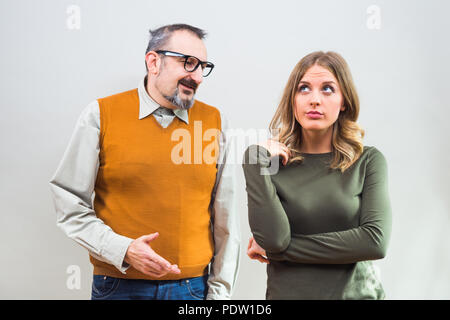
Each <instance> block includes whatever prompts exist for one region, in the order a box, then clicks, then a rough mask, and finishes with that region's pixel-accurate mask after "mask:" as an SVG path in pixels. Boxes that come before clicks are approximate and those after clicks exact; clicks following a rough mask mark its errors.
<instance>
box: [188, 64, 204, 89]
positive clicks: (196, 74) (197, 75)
mask: <svg viewBox="0 0 450 320" xmlns="http://www.w3.org/2000/svg"><path fill="white" fill-rule="evenodd" d="M191 78H192V80H194V81H195V83H197V85H199V84H200V83H202V81H203V70H202V67H201V66H198V68H197V69H195V71H193V72H191Z"/></svg>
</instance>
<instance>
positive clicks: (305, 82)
mask: <svg viewBox="0 0 450 320" xmlns="http://www.w3.org/2000/svg"><path fill="white" fill-rule="evenodd" d="M300 83H304V84H311V83H309V82H308V81H303V80H302V81H300ZM329 83H332V84H334V85H335V84H336V82H334V81H331V80H330V81H324V82H322V84H329Z"/></svg>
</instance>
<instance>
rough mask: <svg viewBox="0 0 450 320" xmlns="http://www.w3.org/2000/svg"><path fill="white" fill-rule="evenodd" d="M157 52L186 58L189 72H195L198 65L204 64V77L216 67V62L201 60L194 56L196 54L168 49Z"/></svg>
mask: <svg viewBox="0 0 450 320" xmlns="http://www.w3.org/2000/svg"><path fill="white" fill-rule="evenodd" d="M155 52H156V53H159V54H163V55H165V56H170V57H180V58H184V69H185V70H186V71H187V72H194V71H195V70H197V68H198V66H200V65H201V66H202V75H203V76H204V77H207V76H208V75H209V74H210V73H211V71H212V69H214V64H213V63H211V62H208V61H201V60H200V59H198V58H196V57H194V56H187V55H185V54H182V53H178V52H174V51H168V50H156V51H155Z"/></svg>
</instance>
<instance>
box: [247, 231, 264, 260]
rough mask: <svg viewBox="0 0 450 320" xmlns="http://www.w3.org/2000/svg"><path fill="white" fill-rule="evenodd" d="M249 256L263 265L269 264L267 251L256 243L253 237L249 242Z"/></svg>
mask: <svg viewBox="0 0 450 320" xmlns="http://www.w3.org/2000/svg"><path fill="white" fill-rule="evenodd" d="M247 255H248V256H249V258H250V259H254V260H258V261H259V262H262V263H269V260H268V259H267V255H266V251H265V250H264V249H263V248H261V247H260V246H259V244H257V243H256V241H255V239H254V238H253V237H251V238H250V240H249V241H248V247H247Z"/></svg>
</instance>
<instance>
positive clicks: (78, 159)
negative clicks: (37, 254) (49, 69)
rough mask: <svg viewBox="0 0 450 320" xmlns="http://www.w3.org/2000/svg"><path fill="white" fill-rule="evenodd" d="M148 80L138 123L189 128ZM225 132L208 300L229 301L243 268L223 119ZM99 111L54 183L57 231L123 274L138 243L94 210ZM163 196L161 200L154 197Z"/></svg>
mask: <svg viewBox="0 0 450 320" xmlns="http://www.w3.org/2000/svg"><path fill="white" fill-rule="evenodd" d="M145 85H146V78H145V79H144V80H143V81H141V83H140V84H139V87H138V95H139V119H143V118H145V117H148V116H150V115H152V116H154V117H155V119H156V120H157V122H158V123H159V124H160V125H161V126H162V127H163V128H167V127H168V126H169V125H170V124H171V123H172V121H173V120H174V118H175V117H177V118H179V119H180V120H182V121H184V122H185V123H189V118H188V112H187V110H181V109H175V110H171V109H168V108H165V107H162V106H160V105H158V104H157V103H156V102H155V101H154V100H153V99H152V98H151V97H150V95H149V94H148V93H147V90H146V89H145ZM221 123H222V132H221V137H220V141H219V161H218V164H217V176H216V182H215V185H214V188H213V192H212V199H211V207H210V209H211V221H213V236H214V257H213V260H212V263H211V266H210V274H209V277H208V295H207V299H230V298H231V295H232V292H233V288H234V284H235V281H236V277H237V272H238V268H239V262H240V230H239V219H238V215H237V208H236V200H237V199H236V193H235V192H236V175H235V174H234V167H233V166H232V165H231V164H230V160H229V159H228V158H229V156H230V152H231V150H232V149H231V141H230V139H229V137H228V136H227V132H226V131H227V129H228V122H227V119H226V118H225V117H224V116H223V114H222V113H221ZM99 136H100V109H99V105H98V102H97V100H95V101H93V102H91V103H90V104H89V105H88V106H87V107H86V108H85V109H84V110H83V112H82V114H81V116H80V118H79V119H78V122H77V124H76V127H75V130H74V133H73V135H72V138H71V140H70V143H69V146H68V147H67V149H66V152H65V153H64V156H63V159H62V160H61V162H60V164H59V166H58V169H57V171H56V173H55V174H54V176H53V178H52V180H51V181H50V186H51V191H52V194H53V199H54V203H55V208H56V212H57V225H58V226H59V227H60V228H61V229H62V230H63V231H64V232H65V233H66V235H67V236H68V237H70V238H72V239H73V240H75V241H76V242H77V243H79V244H80V245H81V246H83V247H84V248H86V249H87V250H88V251H89V254H90V255H92V256H93V257H94V258H96V259H98V260H101V261H105V262H107V263H109V264H112V265H114V266H115V267H116V268H117V269H118V270H120V271H121V272H122V273H126V270H127V269H128V268H129V267H130V266H129V265H128V264H127V263H126V262H125V261H124V258H125V254H126V252H127V249H128V246H129V245H130V244H131V242H132V241H133V240H134V239H130V238H128V237H125V236H122V235H119V234H117V233H115V232H114V231H113V230H112V229H111V228H110V227H109V226H107V225H106V224H104V222H103V221H102V220H101V219H99V218H98V217H97V216H96V214H95V211H94V209H93V203H92V200H93V197H94V190H95V181H96V177H97V172H98V168H99V152H100V144H99ZM155 196H161V195H155Z"/></svg>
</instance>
